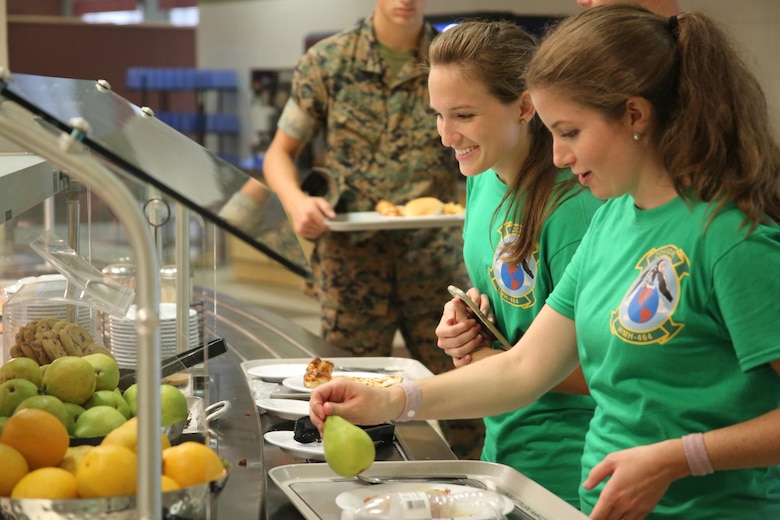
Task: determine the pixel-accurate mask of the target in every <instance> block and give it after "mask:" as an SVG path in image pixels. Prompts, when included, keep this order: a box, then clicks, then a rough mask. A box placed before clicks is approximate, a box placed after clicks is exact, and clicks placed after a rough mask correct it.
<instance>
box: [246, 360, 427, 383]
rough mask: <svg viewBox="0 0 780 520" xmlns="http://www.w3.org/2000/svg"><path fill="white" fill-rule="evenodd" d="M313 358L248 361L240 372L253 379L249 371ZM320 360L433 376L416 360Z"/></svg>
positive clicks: (406, 375) (414, 376)
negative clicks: (254, 368)
mask: <svg viewBox="0 0 780 520" xmlns="http://www.w3.org/2000/svg"><path fill="white" fill-rule="evenodd" d="M312 359H313V358H311V357H307V358H284V359H279V358H272V359H250V360H248V361H244V362H243V363H241V370H243V372H244V376H245V377H246V378H247V379H254V377H253V376H252V375H251V374H249V372H248V371H249V369H251V368H253V367H259V366H267V365H279V364H295V363H301V364H303V365H306V364H307V363H309V362H310V361H311V360H312ZM322 359H325V360H327V361H332V362H333V364H334V365H336V366H348V367H352V368H354V369H355V370H356V371H360V370H369V371H370V370H372V369H391V370H392V371H393V372H394V373H398V374H401V375H402V376H403V377H404V378H406V379H423V378H426V377H431V376H433V373H432V372H431V371H430V370H428V369H427V368H426V367H425V365H423V364H422V363H420V362H419V361H417V360H416V359H410V358H400V357H330V356H322Z"/></svg>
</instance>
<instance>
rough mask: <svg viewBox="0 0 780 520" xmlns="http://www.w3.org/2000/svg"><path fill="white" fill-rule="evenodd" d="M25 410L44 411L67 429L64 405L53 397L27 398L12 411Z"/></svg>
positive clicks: (66, 411) (66, 415)
mask: <svg viewBox="0 0 780 520" xmlns="http://www.w3.org/2000/svg"><path fill="white" fill-rule="evenodd" d="M25 408H38V409H39V410H45V411H47V412H49V413H50V414H52V415H53V416H54V417H56V418H57V419H59V420H60V422H61V423H62V424H63V426H65V428H67V427H68V419H69V417H70V416H69V415H68V410H67V408H65V404H64V403H63V402H62V401H60V400H59V399H57V398H56V397H54V396H53V395H34V396H32V397H28V398H27V399H25V400H24V401H22V402H21V403H19V405H18V406H17V407H16V409H15V410H14V413H17V412H18V411H19V410H23V409H25Z"/></svg>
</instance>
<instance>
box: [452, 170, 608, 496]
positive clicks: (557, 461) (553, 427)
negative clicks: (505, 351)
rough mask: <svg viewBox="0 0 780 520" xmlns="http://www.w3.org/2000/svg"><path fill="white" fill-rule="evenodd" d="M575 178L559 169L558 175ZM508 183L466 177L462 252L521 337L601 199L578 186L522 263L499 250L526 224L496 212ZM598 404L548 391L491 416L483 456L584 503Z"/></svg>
mask: <svg viewBox="0 0 780 520" xmlns="http://www.w3.org/2000/svg"><path fill="white" fill-rule="evenodd" d="M570 178H571V173H570V172H568V171H563V172H561V174H560V179H570ZM506 189H507V186H506V185H504V184H503V183H502V182H501V181H500V180H499V178H498V176H497V175H496V173H495V172H494V171H492V170H488V171H486V172H484V173H482V174H480V175H477V176H475V177H469V178H468V179H467V180H466V218H465V224H464V228H463V239H464V248H463V255H464V259H465V263H466V267H467V269H468V271H469V276H470V278H471V281H472V283H473V284H474V287H477V288H478V289H479V290H480V292H482V293H485V294H487V295H488V298H489V299H490V306H491V308H492V310H493V314H494V315H495V321H496V326H497V327H498V329H499V330H500V331H501V332H502V334H504V336H506V338H507V339H508V340H509V341H510V342H511V343H515V342H517V340H518V339H520V336H521V335H522V334H523V332H524V331H525V330H526V329H527V328H528V326H529V325H530V324H531V322H532V321H533V319H534V318H535V317H536V315H537V314H538V313H539V311H540V310H541V308H542V306H543V305H544V302H545V300H546V299H547V296H548V294H549V293H550V292H551V291H552V288H553V287H554V286H555V284H556V283H557V282H558V280H560V278H561V276H562V275H563V272H564V270H565V268H566V266H567V264H568V263H569V260H570V259H571V257H572V255H573V254H574V251H575V250H576V249H577V246H578V245H579V243H580V240H581V238H582V236H583V235H584V233H585V230H586V229H587V227H588V223H589V222H590V219H591V217H592V216H593V213H594V212H595V211H596V209H597V208H598V207H600V206H601V202H600V201H599V200H597V199H596V198H595V197H593V195H591V193H590V192H589V191H587V190H581V189H580V188H579V187H578V188H576V190H577V192H578V193H577V194H576V195H574V196H573V197H571V198H569V199H568V200H566V201H565V202H564V203H563V204H561V205H560V206H559V207H558V208H557V209H556V210H555V211H554V212H553V213H552V215H551V216H550V217H549V218H548V219H547V221H546V222H545V224H544V226H543V227H542V231H541V235H540V237H539V242H538V249H537V250H536V251H535V252H534V253H533V255H532V258H529V259H528V261H527V262H526V264H527V265H526V266H525V269H524V267H523V266H516V265H507V264H506V263H504V262H503V261H502V259H501V258H500V256H499V252H500V251H501V247H502V246H503V245H504V244H505V243H507V242H508V241H512V240H515V239H516V237H517V234H518V231H519V229H520V223H517V222H511V221H509V222H505V221H504V218H505V215H506V208H505V207H502V208H501V209H500V210H499V212H498V213H497V214H496V213H495V210H496V208H497V207H498V205H499V203H500V202H501V198H502V197H503V196H504V193H505V192H506ZM494 214H495V217H494ZM526 269H527V271H526ZM529 273H530V274H529ZM593 407H594V403H593V400H592V399H591V398H590V397H588V396H577V395H564V394H558V393H549V394H547V395H545V396H544V397H542V398H541V399H540V400H539V401H537V402H536V403H534V404H532V405H531V406H528V407H526V408H523V409H521V410H517V411H514V412H509V413H505V414H501V415H497V416H493V417H486V418H485V426H486V437H485V445H484V448H483V451H482V459H483V460H486V461H490V462H500V463H502V464H506V465H508V466H511V467H513V468H515V469H517V470H518V471H520V472H521V473H523V474H524V475H526V476H527V477H529V478H531V479H532V480H534V481H536V482H538V483H539V484H541V485H543V486H544V487H546V488H548V489H549V490H551V491H552V492H553V493H555V494H556V495H558V496H560V497H561V498H563V499H564V500H566V501H567V502H569V503H570V504H572V505H573V506H575V507H577V508H579V495H578V488H579V485H580V466H581V462H580V457H581V456H582V447H583V443H584V437H585V432H586V431H587V428H588V422H589V421H590V419H591V417H592V416H593Z"/></svg>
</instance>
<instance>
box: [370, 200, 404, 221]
mask: <svg viewBox="0 0 780 520" xmlns="http://www.w3.org/2000/svg"><path fill="white" fill-rule="evenodd" d="M374 209H375V210H376V212H377V213H379V214H380V215H382V216H383V217H401V216H403V213H401V208H399V207H398V206H396V205H395V204H393V203H392V202H390V201H389V200H385V199H382V200H380V201H379V202H377V203H376V206H375V207H374Z"/></svg>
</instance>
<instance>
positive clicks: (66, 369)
mask: <svg viewBox="0 0 780 520" xmlns="http://www.w3.org/2000/svg"><path fill="white" fill-rule="evenodd" d="M96 380H97V377H96V376H95V369H94V368H92V365H90V364H89V362H88V361H85V360H84V359H83V358H81V357H78V356H62V357H58V358H57V359H55V360H54V361H52V362H51V365H50V366H49V368H48V369H47V370H46V373H44V374H43V382H42V384H41V390H42V391H43V393H44V394H47V395H53V396H55V397H58V398H59V399H60V400H61V401H63V402H66V403H74V404H83V403H85V402H86V400H87V399H89V398H90V397H91V396H92V394H93V393H94V392H95V384H96Z"/></svg>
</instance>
